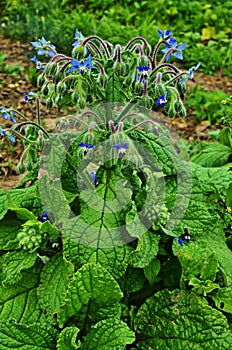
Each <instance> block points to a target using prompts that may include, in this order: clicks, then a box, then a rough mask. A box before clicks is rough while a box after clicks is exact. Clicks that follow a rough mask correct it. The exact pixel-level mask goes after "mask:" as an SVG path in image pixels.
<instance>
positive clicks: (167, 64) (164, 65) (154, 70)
mask: <svg viewBox="0 0 232 350" xmlns="http://www.w3.org/2000/svg"><path fill="white" fill-rule="evenodd" d="M165 67H169V68H171V69H173V71H174V72H175V73H178V72H179V69H178V68H176V67H175V66H174V64H171V63H162V64H160V65H159V66H158V67H156V68H155V69H153V70H152V71H151V73H150V77H151V76H152V75H153V74H155V73H156V72H158V71H159V70H160V69H162V68H165Z"/></svg>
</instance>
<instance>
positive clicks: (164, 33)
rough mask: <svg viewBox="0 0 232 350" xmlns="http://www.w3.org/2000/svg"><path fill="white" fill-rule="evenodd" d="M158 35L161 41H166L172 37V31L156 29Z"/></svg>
mask: <svg viewBox="0 0 232 350" xmlns="http://www.w3.org/2000/svg"><path fill="white" fill-rule="evenodd" d="M158 34H159V36H160V38H161V39H167V38H169V37H170V36H171V35H172V31H171V30H169V29H168V30H161V29H158Z"/></svg>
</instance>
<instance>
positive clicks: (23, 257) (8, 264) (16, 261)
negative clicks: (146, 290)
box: [1, 250, 37, 285]
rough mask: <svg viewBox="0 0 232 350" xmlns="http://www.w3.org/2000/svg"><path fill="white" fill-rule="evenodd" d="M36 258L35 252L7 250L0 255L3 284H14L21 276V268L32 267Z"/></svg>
mask: <svg viewBox="0 0 232 350" xmlns="http://www.w3.org/2000/svg"><path fill="white" fill-rule="evenodd" d="M36 259H37V253H36V252H28V251H24V250H22V251H19V252H8V253H6V254H4V255H3V256H2V257H1V263H2V273H3V276H4V279H3V281H2V283H3V285H7V284H16V283H17V282H18V281H19V280H20V279H21V278H22V274H21V272H22V270H26V269H29V268H30V267H32V266H33V265H34V263H35V261H36Z"/></svg>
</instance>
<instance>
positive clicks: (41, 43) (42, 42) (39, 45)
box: [31, 37, 56, 57]
mask: <svg viewBox="0 0 232 350" xmlns="http://www.w3.org/2000/svg"><path fill="white" fill-rule="evenodd" d="M31 45H32V46H33V47H34V48H35V49H37V52H38V55H40V56H44V55H45V54H48V55H49V56H50V57H53V56H54V55H55V54H54V52H53V51H51V50H49V49H47V48H46V49H45V50H44V46H46V45H49V46H50V47H51V48H52V49H53V50H56V47H55V46H54V45H52V44H50V43H49V41H47V40H46V39H45V38H44V37H42V38H41V39H39V40H38V41H31Z"/></svg>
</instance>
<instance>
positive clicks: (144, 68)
mask: <svg viewBox="0 0 232 350" xmlns="http://www.w3.org/2000/svg"><path fill="white" fill-rule="evenodd" d="M137 68H138V70H139V71H140V72H141V73H144V72H147V71H148V70H149V69H150V67H149V66H138V67H137Z"/></svg>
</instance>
